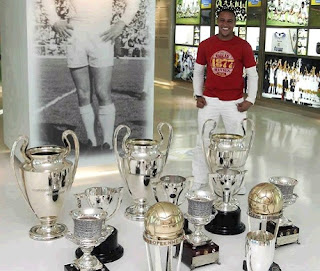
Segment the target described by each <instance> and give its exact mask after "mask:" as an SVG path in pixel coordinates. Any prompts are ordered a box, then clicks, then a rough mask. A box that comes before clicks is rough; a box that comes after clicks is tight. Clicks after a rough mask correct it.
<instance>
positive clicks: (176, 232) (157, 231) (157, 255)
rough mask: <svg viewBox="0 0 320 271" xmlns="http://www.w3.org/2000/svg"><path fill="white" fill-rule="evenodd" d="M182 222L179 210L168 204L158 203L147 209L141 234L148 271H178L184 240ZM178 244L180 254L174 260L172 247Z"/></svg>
mask: <svg viewBox="0 0 320 271" xmlns="http://www.w3.org/2000/svg"><path fill="white" fill-rule="evenodd" d="M183 221H184V218H183V214H182V212H181V211H180V209H179V208H178V207H177V206H176V205H174V204H172V203H170V202H158V203H156V204H154V205H152V206H151V207H150V208H149V210H148V211H147V213H146V215H145V219H144V227H145V231H144V233H143V239H144V241H145V242H146V250H147V259H148V268H149V271H162V270H166V271H173V270H175V271H179V270H180V266H181V255H182V249H183V246H182V244H183V242H182V241H183V240H184V231H183ZM179 244H180V250H179V251H180V252H179V256H178V257H177V259H176V260H175V259H174V257H173V246H176V245H179ZM161 248H162V250H161ZM161 252H162V253H161ZM162 258H163V259H165V261H164V262H165V265H166V266H165V268H162V262H163V261H162Z"/></svg>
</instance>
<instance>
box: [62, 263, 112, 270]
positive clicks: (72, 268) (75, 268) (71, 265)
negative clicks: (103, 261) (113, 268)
mask: <svg viewBox="0 0 320 271" xmlns="http://www.w3.org/2000/svg"><path fill="white" fill-rule="evenodd" d="M64 271H80V269H78V268H77V267H75V266H74V265H73V264H67V265H65V266H64ZM96 271H110V270H109V269H108V268H107V267H106V266H105V265H103V267H102V268H101V269H98V270H96Z"/></svg>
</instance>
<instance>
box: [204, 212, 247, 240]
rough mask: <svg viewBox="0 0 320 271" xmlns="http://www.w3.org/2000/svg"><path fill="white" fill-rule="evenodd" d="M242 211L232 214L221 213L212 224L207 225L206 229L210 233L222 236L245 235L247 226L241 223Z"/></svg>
mask: <svg viewBox="0 0 320 271" xmlns="http://www.w3.org/2000/svg"><path fill="white" fill-rule="evenodd" d="M240 218H241V209H240V208H239V207H238V209H237V210H235V211H231V212H223V211H219V210H218V213H217V215H216V217H215V218H214V219H213V220H211V222H210V223H209V224H207V225H205V229H206V230H207V231H209V232H212V233H215V234H220V235H235V234H240V233H243V232H244V231H245V229H246V226H245V225H244V224H243V223H242V222H241V220H240Z"/></svg>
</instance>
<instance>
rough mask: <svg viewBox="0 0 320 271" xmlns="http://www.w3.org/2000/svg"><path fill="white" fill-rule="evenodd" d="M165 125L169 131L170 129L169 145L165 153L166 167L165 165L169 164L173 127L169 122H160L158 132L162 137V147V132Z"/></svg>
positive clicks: (161, 141)
mask: <svg viewBox="0 0 320 271" xmlns="http://www.w3.org/2000/svg"><path fill="white" fill-rule="evenodd" d="M164 125H166V126H168V129H169V136H168V143H167V147H166V151H165V153H164V165H165V164H166V163H167V159H168V154H169V149H170V146H171V141H172V134H173V131H172V126H171V125H170V124H169V123H167V122H160V123H159V124H158V126H157V130H158V133H159V135H160V146H162V145H163V140H164V137H163V132H162V127H163V126H164Z"/></svg>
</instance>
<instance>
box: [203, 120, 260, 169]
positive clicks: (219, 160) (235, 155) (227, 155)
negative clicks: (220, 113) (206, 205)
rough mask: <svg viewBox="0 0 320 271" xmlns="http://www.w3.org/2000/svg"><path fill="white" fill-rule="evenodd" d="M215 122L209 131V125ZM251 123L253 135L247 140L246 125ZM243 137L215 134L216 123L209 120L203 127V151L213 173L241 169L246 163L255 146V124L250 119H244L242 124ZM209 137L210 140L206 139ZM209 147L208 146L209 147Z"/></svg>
mask: <svg viewBox="0 0 320 271" xmlns="http://www.w3.org/2000/svg"><path fill="white" fill-rule="evenodd" d="M210 122H213V126H212V128H211V129H210V130H209V132H208V133H207V131H208V128H209V127H208V126H209V123H210ZM247 122H249V123H250V128H251V134H250V137H249V139H247V138H248V137H247V130H248V129H247V130H246V129H245V127H244V126H245V124H246V123H247ZM241 126H242V130H243V134H244V135H243V136H242V135H238V134H227V133H214V129H215V127H216V122H215V121H214V120H212V119H208V120H207V121H206V122H205V123H204V124H203V127H202V149H203V152H204V154H205V156H206V162H207V165H208V168H209V171H210V172H211V173H214V171H215V170H216V168H219V167H226V168H231V167H232V168H240V167H243V166H244V164H245V163H246V160H247V158H248V155H249V151H250V149H251V147H252V144H253V138H254V135H255V128H254V123H253V121H252V120H250V119H244V120H242V122H241ZM206 136H208V138H206ZM208 141H209V143H208V144H207V143H206V142H208ZM207 145H208V146H207Z"/></svg>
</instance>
